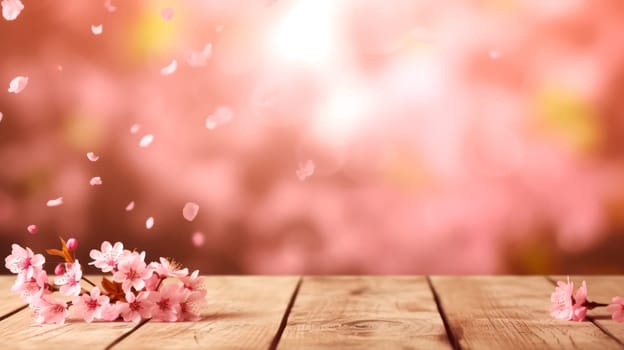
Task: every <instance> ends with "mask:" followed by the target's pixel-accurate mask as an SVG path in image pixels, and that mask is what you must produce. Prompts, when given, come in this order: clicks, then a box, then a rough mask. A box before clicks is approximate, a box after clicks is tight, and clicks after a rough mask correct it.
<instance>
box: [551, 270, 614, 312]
mask: <svg viewBox="0 0 624 350" xmlns="http://www.w3.org/2000/svg"><path fill="white" fill-rule="evenodd" d="M550 302H551V306H550V314H551V315H552V317H554V318H557V319H560V320H564V321H578V322H580V321H583V320H585V317H586V315H587V311H588V310H591V309H594V308H596V307H605V306H606V307H607V311H609V312H610V313H611V318H612V319H613V320H614V321H616V322H624V298H622V297H619V296H616V297H614V298H613V299H612V300H611V304H606V303H597V302H593V301H589V300H587V283H585V281H583V282H582V283H581V286H580V287H579V288H578V289H577V290H576V293H574V282H570V278H569V277H568V281H567V282H563V281H558V282H557V287H555V291H554V292H553V293H552V294H551V295H550Z"/></svg>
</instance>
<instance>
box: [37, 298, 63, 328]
mask: <svg viewBox="0 0 624 350" xmlns="http://www.w3.org/2000/svg"><path fill="white" fill-rule="evenodd" d="M30 307H31V309H32V310H33V311H34V313H35V322H37V323H57V324H63V323H65V318H67V304H66V303H65V302H64V301H62V300H59V299H56V298H54V297H52V296H51V295H50V294H43V295H41V296H40V297H38V298H34V299H33V300H32V301H31V304H30Z"/></svg>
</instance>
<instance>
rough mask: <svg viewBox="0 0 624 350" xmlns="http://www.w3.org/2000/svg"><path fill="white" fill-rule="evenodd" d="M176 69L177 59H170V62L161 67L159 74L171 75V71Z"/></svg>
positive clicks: (173, 71)
mask: <svg viewBox="0 0 624 350" xmlns="http://www.w3.org/2000/svg"><path fill="white" fill-rule="evenodd" d="M177 69H178V61H177V60H175V59H174V60H172V61H171V63H169V64H168V65H167V66H165V67H163V68H162V69H161V70H160V74H161V75H171V74H173V73H175V71H176V70H177Z"/></svg>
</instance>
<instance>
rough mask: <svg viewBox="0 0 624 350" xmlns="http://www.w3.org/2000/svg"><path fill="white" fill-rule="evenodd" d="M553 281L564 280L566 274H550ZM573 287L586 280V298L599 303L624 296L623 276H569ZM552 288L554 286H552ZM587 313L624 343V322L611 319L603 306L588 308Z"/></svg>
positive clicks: (609, 301)
mask: <svg viewBox="0 0 624 350" xmlns="http://www.w3.org/2000/svg"><path fill="white" fill-rule="evenodd" d="M551 278H552V280H553V281H557V280H561V281H565V280H566V279H567V276H551ZM570 280H571V281H573V282H574V287H575V289H576V288H578V286H580V285H581V281H583V280H585V281H586V282H587V299H589V300H590V301H596V302H600V303H611V298H613V297H614V296H621V297H624V276H570ZM553 288H554V287H553ZM587 315H588V316H589V317H590V318H591V320H592V321H593V322H595V323H597V324H598V325H599V326H600V327H602V328H603V329H604V330H606V331H607V332H608V333H609V334H611V335H612V336H614V337H615V338H617V339H618V340H619V341H620V342H622V343H624V324H623V323H618V322H615V321H613V320H612V319H611V314H610V313H609V312H608V311H607V310H606V308H604V307H599V308H596V309H594V310H590V311H589V312H588V313H587Z"/></svg>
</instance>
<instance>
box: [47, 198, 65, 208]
mask: <svg viewBox="0 0 624 350" xmlns="http://www.w3.org/2000/svg"><path fill="white" fill-rule="evenodd" d="M61 204H63V197H58V198H56V199H50V200H49V201H48V203H46V206H48V207H58V206H59V205H61Z"/></svg>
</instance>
